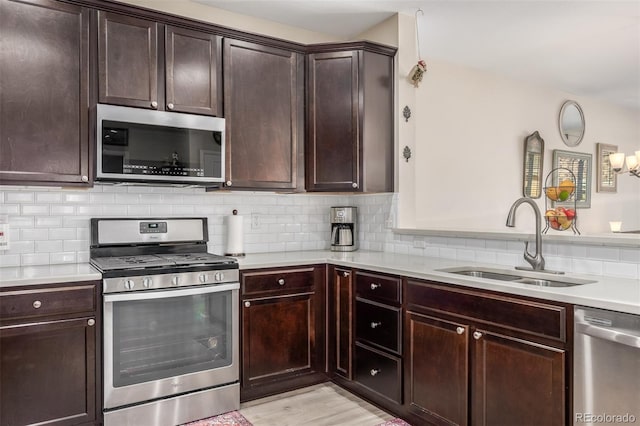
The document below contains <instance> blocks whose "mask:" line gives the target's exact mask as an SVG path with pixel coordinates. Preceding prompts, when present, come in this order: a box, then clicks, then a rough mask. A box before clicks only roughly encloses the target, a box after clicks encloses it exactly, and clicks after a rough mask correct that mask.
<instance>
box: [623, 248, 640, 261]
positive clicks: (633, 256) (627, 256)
mask: <svg viewBox="0 0 640 426" xmlns="http://www.w3.org/2000/svg"><path fill="white" fill-rule="evenodd" d="M620 260H621V261H622V262H632V263H640V249H636V248H621V249H620Z"/></svg>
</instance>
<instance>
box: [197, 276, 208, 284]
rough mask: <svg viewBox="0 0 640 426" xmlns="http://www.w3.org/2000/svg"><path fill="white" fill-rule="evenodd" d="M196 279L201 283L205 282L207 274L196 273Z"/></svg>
mask: <svg viewBox="0 0 640 426" xmlns="http://www.w3.org/2000/svg"><path fill="white" fill-rule="evenodd" d="M198 280H200V282H201V283H206V282H207V274H200V275H198Z"/></svg>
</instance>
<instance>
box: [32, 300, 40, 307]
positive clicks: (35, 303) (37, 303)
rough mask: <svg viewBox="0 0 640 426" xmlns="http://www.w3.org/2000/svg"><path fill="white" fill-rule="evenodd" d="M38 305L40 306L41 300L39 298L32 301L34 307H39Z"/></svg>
mask: <svg viewBox="0 0 640 426" xmlns="http://www.w3.org/2000/svg"><path fill="white" fill-rule="evenodd" d="M40 306H42V302H41V301H39V300H36V301H35V302H33V307H34V308H36V309H39V308H40Z"/></svg>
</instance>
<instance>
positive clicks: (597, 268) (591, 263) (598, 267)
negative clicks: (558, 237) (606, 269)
mask: <svg viewBox="0 0 640 426" xmlns="http://www.w3.org/2000/svg"><path fill="white" fill-rule="evenodd" d="M571 270H572V271H571V272H575V273H576V274H592V275H602V271H603V262H602V261H601V260H589V259H571Z"/></svg>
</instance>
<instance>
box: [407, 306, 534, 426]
mask: <svg viewBox="0 0 640 426" xmlns="http://www.w3.org/2000/svg"><path fill="white" fill-rule="evenodd" d="M406 318H407V321H406V328H405V330H406V335H407V343H406V345H407V348H406V352H405V362H406V368H405V383H406V401H407V403H408V405H409V410H410V411H411V412H412V413H413V414H416V415H417V416H420V417H422V418H423V419H426V420H427V421H429V422H432V423H435V424H449V425H466V424H467V417H468V411H467V410H468V403H469V401H468V382H469V370H468V364H469V363H468V361H469V360H468V353H469V336H468V335H469V327H468V326H467V325H465V324H457V323H453V322H450V321H444V320H440V319H437V318H432V317H428V316H424V315H418V314H414V313H411V312H407V317H406ZM498 399H499V398H498ZM495 424H509V423H495ZM513 424H517V423H513ZM541 424H542V423H541Z"/></svg>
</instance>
